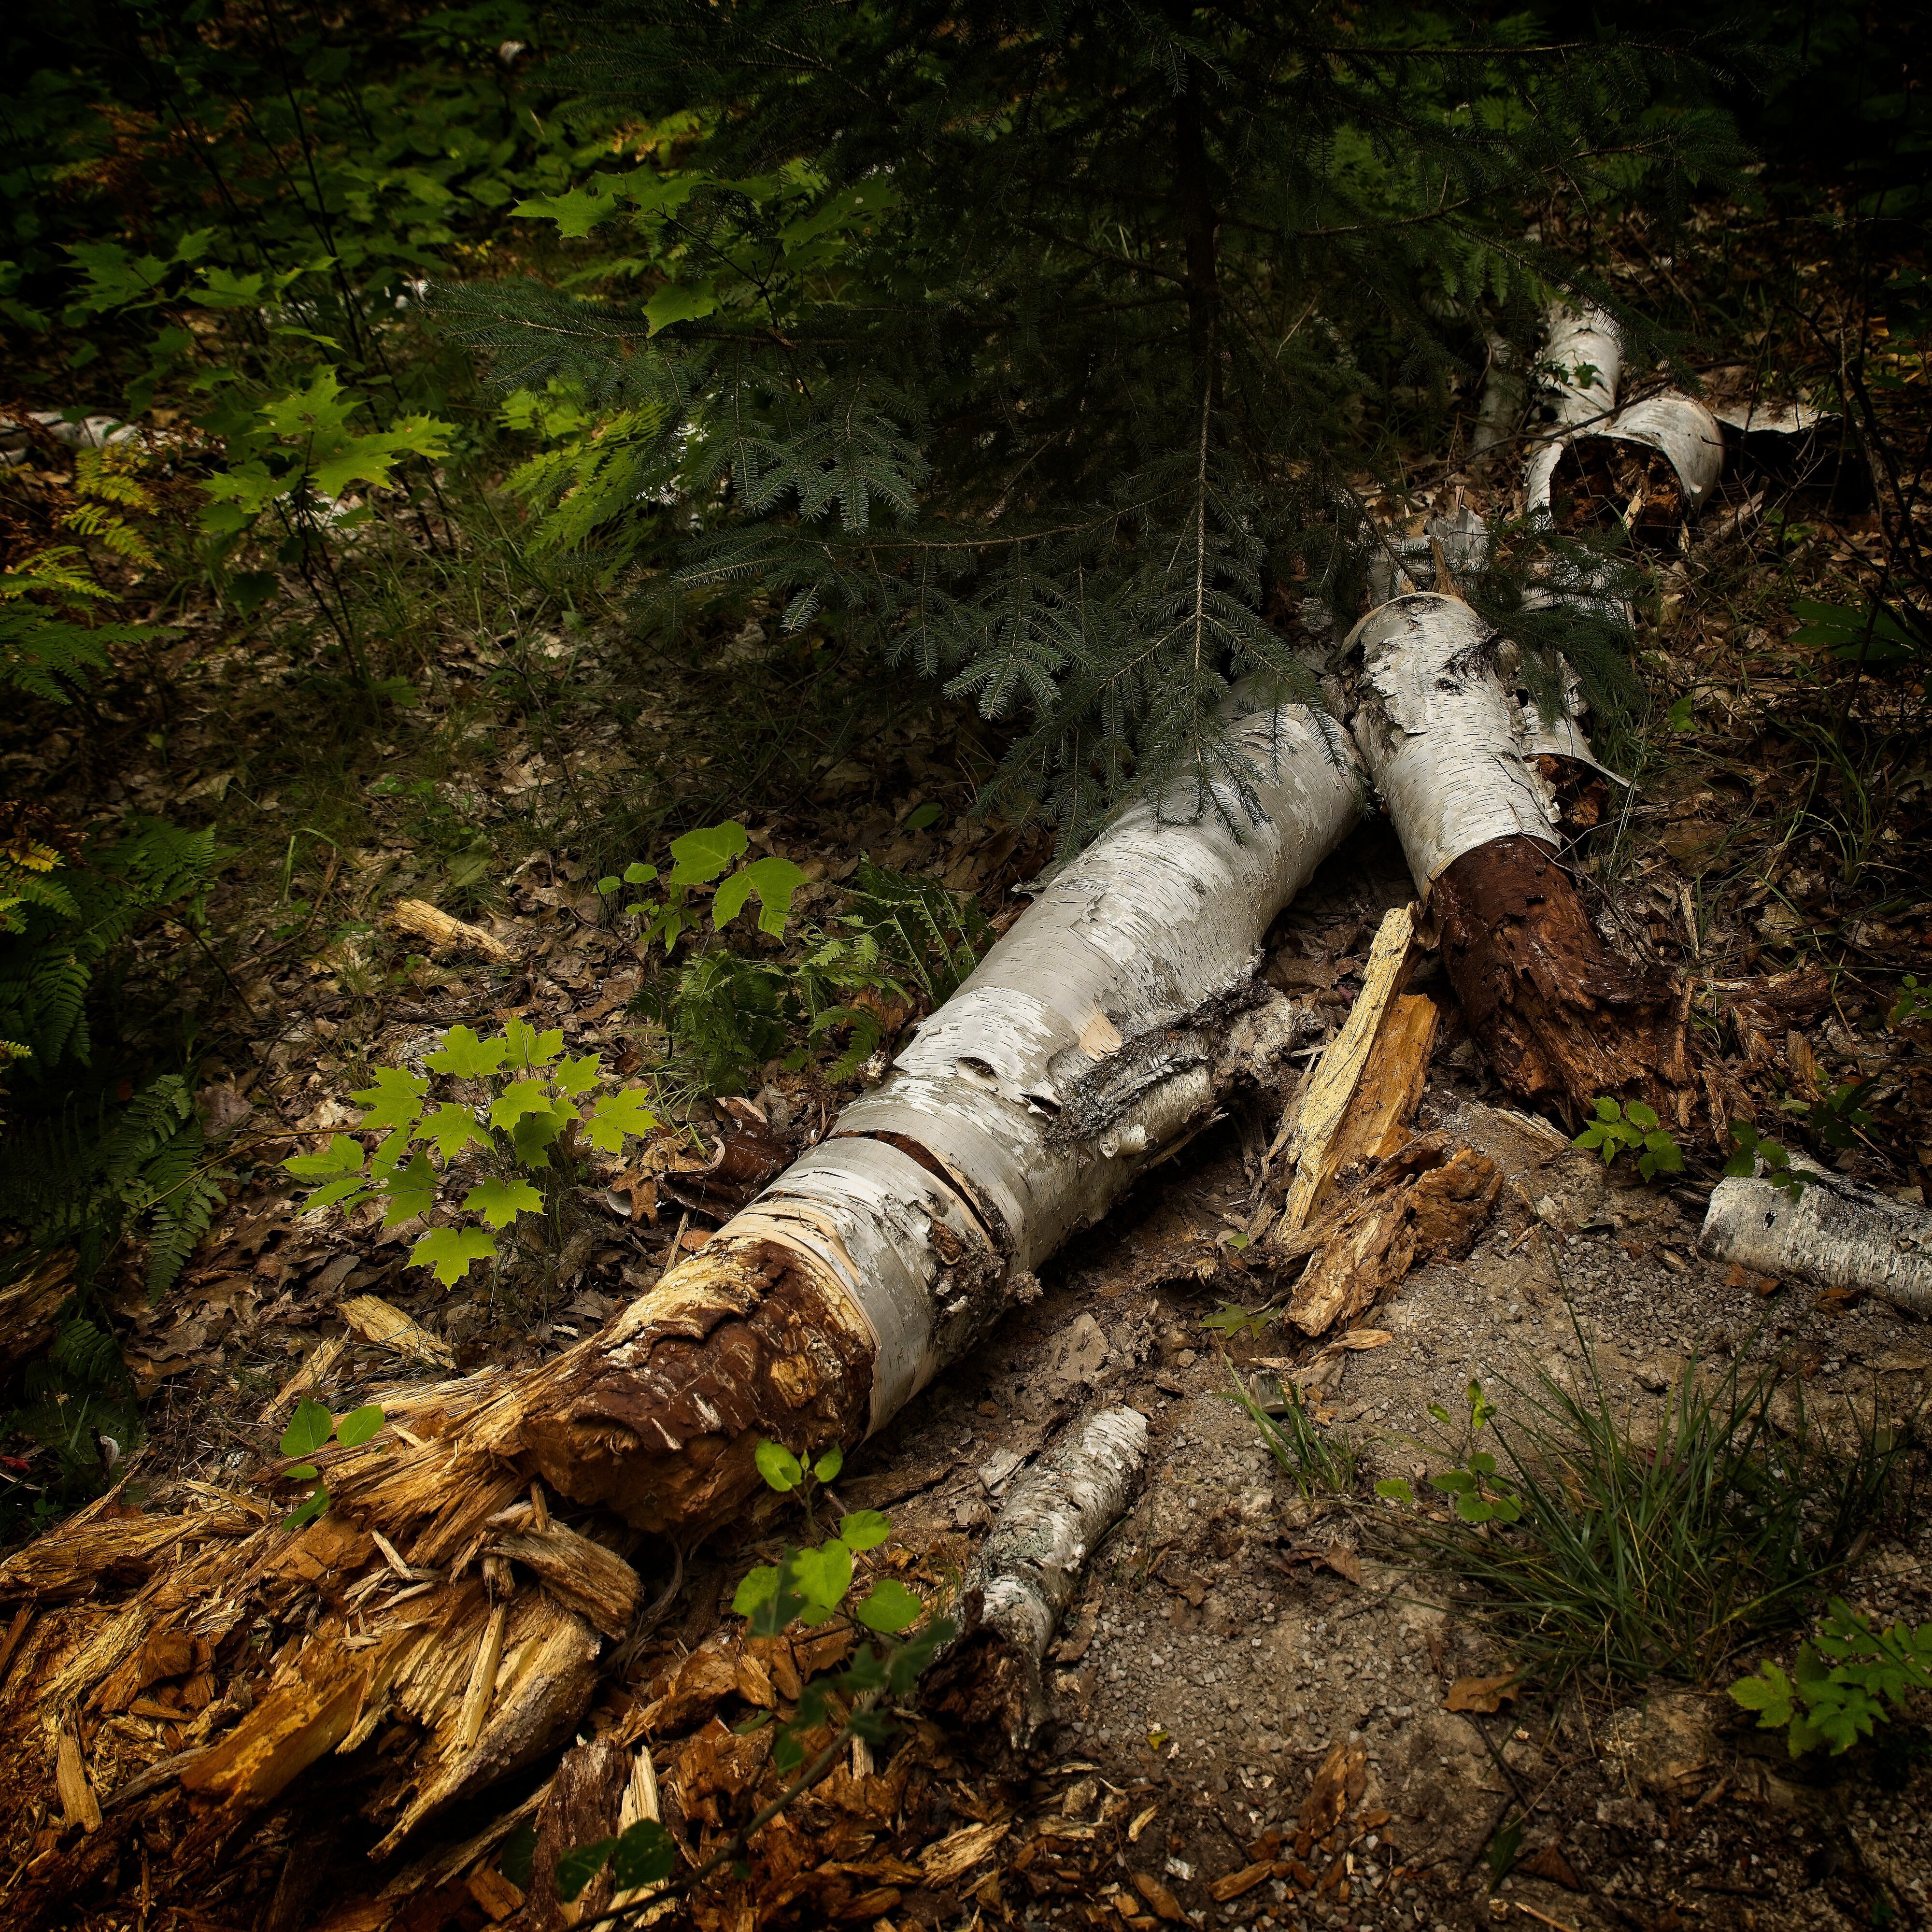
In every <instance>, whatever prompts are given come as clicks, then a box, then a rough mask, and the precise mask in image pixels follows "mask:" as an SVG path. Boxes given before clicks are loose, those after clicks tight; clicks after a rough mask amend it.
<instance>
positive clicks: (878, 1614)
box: [852, 1577, 926, 1637]
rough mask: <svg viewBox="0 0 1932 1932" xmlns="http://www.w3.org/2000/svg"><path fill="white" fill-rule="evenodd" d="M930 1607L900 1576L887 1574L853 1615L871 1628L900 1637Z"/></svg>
mask: <svg viewBox="0 0 1932 1932" xmlns="http://www.w3.org/2000/svg"><path fill="white" fill-rule="evenodd" d="M925 1608H926V1606H925V1605H924V1604H922V1603H921V1602H920V1601H919V1599H918V1598H916V1597H915V1596H914V1595H913V1593H912V1592H910V1590H908V1589H907V1588H906V1586H904V1584H903V1583H901V1582H899V1581H898V1579H897V1578H896V1577H883V1578H881V1579H880V1581H879V1582H877V1583H874V1585H873V1586H872V1587H871V1591H870V1592H868V1595H866V1597H865V1599H864V1601H862V1602H861V1603H860V1604H858V1605H857V1607H856V1608H855V1609H854V1610H853V1613H852V1614H853V1616H855V1617H856V1618H857V1619H858V1620H859V1622H861V1623H862V1624H863V1625H865V1628H867V1629H868V1630H875V1631H879V1632H880V1633H881V1634H883V1635H886V1636H888V1637H890V1636H895V1635H896V1634H898V1632H899V1631H902V1630H908V1629H910V1628H911V1627H912V1625H914V1624H916V1623H917V1622H918V1621H919V1617H920V1615H921V1613H922V1612H923V1611H924V1610H925Z"/></svg>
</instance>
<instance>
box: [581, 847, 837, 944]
mask: <svg viewBox="0 0 1932 1932" xmlns="http://www.w3.org/2000/svg"><path fill="white" fill-rule="evenodd" d="M750 844H751V834H750V833H749V832H747V831H746V830H745V828H744V827H743V826H742V825H740V824H739V823H738V822H737V820H736V819H729V820H726V822H725V823H724V824H722V825H710V826H704V827H703V828H702V829H700V830H698V831H696V832H686V833H685V835H684V836H683V837H682V838H673V840H672V841H670V857H671V866H670V871H668V872H667V873H664V874H662V875H661V877H662V889H663V892H664V896H663V898H661V899H659V900H658V901H656V902H655V903H652V901H649V900H647V899H643V898H637V899H634V900H633V901H631V903H630V904H627V905H625V906H624V907H622V909H621V916H622V917H624V918H625V919H640V920H642V921H643V926H642V929H641V930H640V932H639V935H638V943H639V944H640V946H642V947H643V948H644V950H646V952H648V951H649V950H650V948H651V947H652V945H653V944H661V945H662V946H663V947H664V951H665V952H666V953H671V952H673V951H674V950H676V946H677V943H678V941H679V939H680V938H682V937H683V935H684V934H685V931H686V930H687V929H694V928H695V927H696V926H697V912H696V911H695V910H694V908H693V907H692V906H691V889H692V888H693V887H694V886H708V885H709V884H710V883H712V880H715V879H718V878H721V877H724V874H725V873H726V872H727V871H730V868H731V865H732V863H733V861H734V860H736V859H737V858H739V856H741V855H742V853H743V852H744V851H745V849H746V848H747V847H748V846H749V845H750ZM659 877H660V875H659V874H658V868H656V866H655V865H647V864H646V863H645V862H643V861H642V860H634V861H633V862H631V864H630V865H626V866H625V868H624V870H623V872H622V875H621V876H619V875H617V874H611V875H610V876H608V877H604V878H601V879H599V880H598V881H597V891H598V895H599V896H600V897H601V898H610V897H611V896H612V895H614V894H615V893H616V892H618V891H619V889H621V888H622V887H623V886H632V887H634V888H635V889H638V890H640V891H641V889H643V887H644V886H648V885H651V884H652V883H656V882H657V881H658V879H659ZM804 883H805V874H804V873H803V872H802V871H799V868H798V867H797V866H796V865H793V863H792V862H791V861H790V859H781V858H780V857H778V855H777V854H776V853H767V854H766V856H764V857H763V858H762V859H753V860H752V861H751V863H750V864H749V865H740V866H739V868H738V869H737V870H736V871H734V872H731V874H730V877H728V878H725V879H724V883H723V884H722V885H721V886H718V889H717V890H716V891H715V892H713V893H712V896H711V923H712V929H713V930H714V931H716V932H722V931H723V930H724V928H725V927H726V926H728V925H730V922H731V921H732V920H733V919H736V917H737V916H738V915H739V913H741V912H742V911H743V910H744V909H745V901H747V900H748V899H749V898H751V897H752V896H753V895H754V894H755V895H757V901H758V929H759V931H760V932H764V933H767V934H769V935H770V936H771V938H773V939H781V938H784V929H785V922H786V920H787V919H788V918H789V917H790V913H791V902H792V896H793V894H794V893H795V892H796V891H797V890H798V889H799V886H802V885H803V884H804Z"/></svg>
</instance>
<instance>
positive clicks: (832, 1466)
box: [811, 1442, 845, 1483]
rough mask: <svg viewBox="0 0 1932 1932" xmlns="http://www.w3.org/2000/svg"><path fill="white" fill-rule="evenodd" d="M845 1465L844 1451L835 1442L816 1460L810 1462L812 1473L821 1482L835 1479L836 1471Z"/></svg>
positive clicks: (836, 1476)
mask: <svg viewBox="0 0 1932 1932" xmlns="http://www.w3.org/2000/svg"><path fill="white" fill-rule="evenodd" d="M844 1466H845V1451H844V1449H843V1448H841V1447H840V1445H838V1443H836V1442H835V1443H833V1444H832V1447H831V1448H829V1449H828V1450H826V1452H825V1454H823V1455H822V1456H821V1457H819V1459H818V1460H817V1462H815V1463H813V1464H812V1466H811V1473H812V1474H813V1475H814V1476H816V1477H817V1478H818V1480H819V1481H820V1482H821V1483H829V1482H832V1481H836V1479H837V1478H838V1472H839V1471H840V1470H841V1469H844Z"/></svg>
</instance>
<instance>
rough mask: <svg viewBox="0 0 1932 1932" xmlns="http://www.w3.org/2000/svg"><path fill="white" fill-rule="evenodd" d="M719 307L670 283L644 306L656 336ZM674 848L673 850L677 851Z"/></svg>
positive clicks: (702, 293) (709, 297) (702, 291)
mask: <svg viewBox="0 0 1932 1932" xmlns="http://www.w3.org/2000/svg"><path fill="white" fill-rule="evenodd" d="M717 306H718V298H717V297H716V296H715V295H713V294H712V292H711V290H710V289H709V287H708V286H706V285H700V286H699V287H696V288H684V287H680V286H679V284H677V283H676V282H667V283H666V284H665V285H664V287H662V288H661V289H660V290H658V292H657V293H656V294H655V295H654V296H652V298H651V299H650V300H649V302H646V303H645V305H644V320H646V322H648V323H649V324H650V326H651V333H652V335H656V333H657V332H658V330H659V329H668V328H669V327H670V325H671V324H672V323H674V322H695V321H697V320H698V319H699V317H701V316H707V315H709V314H712V312H713V311H715V309H716V308H717ZM676 849H677V848H676V846H673V847H671V850H673V851H676Z"/></svg>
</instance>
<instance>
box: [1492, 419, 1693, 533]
mask: <svg viewBox="0 0 1932 1932" xmlns="http://www.w3.org/2000/svg"><path fill="white" fill-rule="evenodd" d="M1597 440H1602V441H1604V442H1606V443H1633V444H1636V445H1637V446H1640V447H1641V448H1643V449H1655V450H1657V451H1659V452H1661V453H1662V455H1664V456H1665V457H1666V458H1667V459H1668V460H1669V461H1670V467H1671V471H1672V473H1673V475H1675V476H1676V478H1677V483H1678V487H1679V490H1681V491H1682V494H1683V502H1684V511H1685V514H1686V515H1687V516H1694V515H1695V514H1697V511H1700V510H1701V509H1702V508H1703V507H1704V505H1706V503H1707V502H1709V501H1710V499H1711V493H1712V491H1713V490H1715V489H1716V488H1717V487H1718V478H1719V477H1720V476H1721V475H1723V474H1724V429H1723V427H1722V425H1720V423H1719V422H1718V419H1717V418H1716V417H1715V416H1713V415H1712V413H1711V412H1710V411H1709V410H1707V409H1706V408H1705V407H1704V405H1703V404H1702V403H1700V402H1698V401H1696V400H1695V399H1694V398H1692V397H1690V396H1679V395H1667V396H1646V397H1645V398H1643V400H1642V401H1640V402H1635V403H1633V404H1631V406H1630V407H1629V408H1628V409H1625V410H1619V411H1618V412H1617V413H1616V415H1615V416H1613V417H1612V418H1611V419H1610V421H1609V422H1607V423H1604V424H1603V425H1601V427H1597V428H1586V429H1581V430H1577V431H1574V432H1572V433H1571V434H1568V435H1566V436H1565V437H1563V438H1562V440H1561V441H1560V442H1556V443H1545V444H1544V445H1543V446H1541V448H1540V449H1538V451H1537V452H1536V454H1535V456H1534V457H1532V458H1531V460H1530V465H1529V473H1528V475H1527V476H1526V478H1525V480H1524V490H1525V493H1526V496H1527V498H1528V500H1529V508H1531V509H1532V511H1536V510H1544V511H1547V510H1548V509H1549V508H1550V495H1551V493H1552V491H1553V489H1554V487H1555V484H1556V472H1557V470H1558V469H1559V466H1561V464H1562V460H1563V458H1564V456H1565V453H1566V452H1569V451H1571V450H1573V449H1574V450H1576V451H1577V452H1582V451H1583V449H1585V448H1586V446H1588V445H1589V444H1590V443H1592V442H1595V441H1597Z"/></svg>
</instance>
